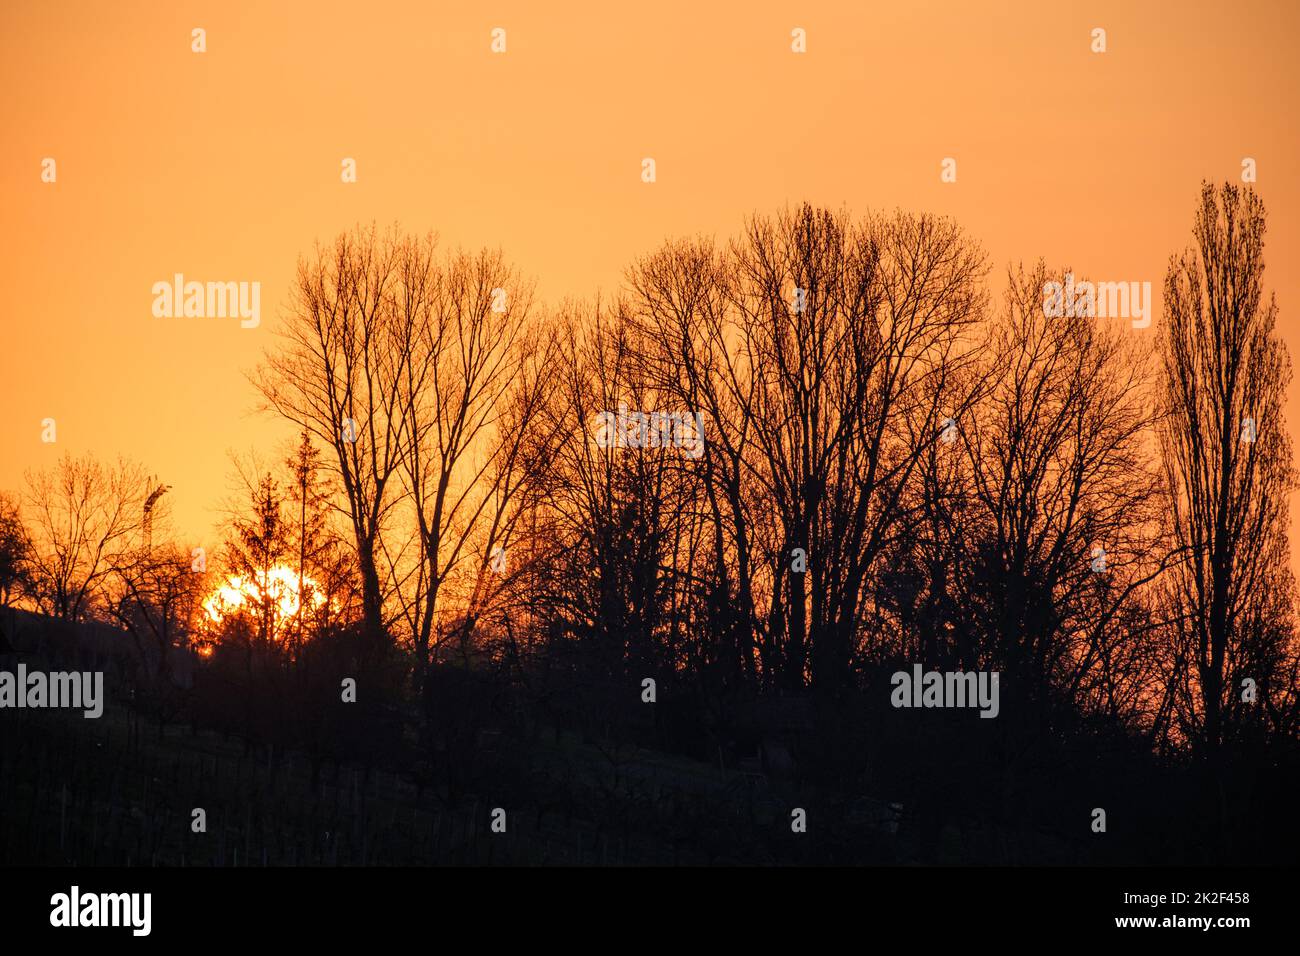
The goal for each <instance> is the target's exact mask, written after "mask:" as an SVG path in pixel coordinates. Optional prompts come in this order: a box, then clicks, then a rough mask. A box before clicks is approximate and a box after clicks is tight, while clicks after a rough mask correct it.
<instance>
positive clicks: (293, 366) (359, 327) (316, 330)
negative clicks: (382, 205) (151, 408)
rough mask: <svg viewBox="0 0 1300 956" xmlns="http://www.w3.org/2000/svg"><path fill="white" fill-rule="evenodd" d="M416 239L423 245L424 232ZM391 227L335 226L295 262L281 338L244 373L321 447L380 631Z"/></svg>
mask: <svg viewBox="0 0 1300 956" xmlns="http://www.w3.org/2000/svg"><path fill="white" fill-rule="evenodd" d="M421 244H422V245H424V246H426V247H428V246H432V244H433V239H432V237H429V238H427V239H425V240H423V241H422V243H421ZM410 245H411V243H410V242H404V241H403V240H402V239H400V237H399V236H398V233H397V230H396V229H395V228H394V229H393V230H391V231H390V232H388V233H386V234H385V235H383V236H382V237H381V236H379V235H378V234H377V232H376V230H375V229H374V228H373V227H372V228H371V229H369V230H363V229H357V230H355V231H354V232H352V233H346V234H343V235H340V236H339V237H338V238H337V239H336V240H335V242H334V244H333V246H332V247H329V248H321V247H319V246H318V247H317V249H316V253H315V255H314V257H313V258H310V259H304V260H302V261H300V262H299V265H298V276H297V281H296V283H295V286H294V291H293V296H292V299H291V302H290V305H289V308H288V310H287V314H286V320H285V326H284V330H283V332H282V333H281V335H282V339H283V341H282V345H281V348H279V349H278V350H275V351H271V352H268V353H267V355H266V356H265V359H264V362H263V364H262V366H261V367H260V368H259V369H258V371H257V372H256V373H255V375H254V377H253V382H254V384H255V385H256V387H257V388H258V389H259V390H260V392H261V393H262V395H263V397H264V399H265V401H266V407H267V408H269V409H272V410H274V411H276V412H278V413H279V414H281V415H283V416H284V417H285V418H287V419H288V420H289V421H291V422H293V423H295V424H296V425H297V426H298V427H299V428H301V429H303V430H305V431H307V432H308V433H310V434H311V435H312V436H314V437H315V438H316V439H318V440H319V441H320V442H321V444H322V446H323V447H325V448H328V449H330V450H331V452H332V455H331V467H332V469H333V470H334V472H335V474H336V475H337V477H338V479H339V484H340V486H341V488H342V490H343V495H344V499H345V505H344V510H345V513H346V515H347V517H348V519H349V522H350V524H351V529H352V537H353V542H354V545H355V548H356V558H357V566H358V571H359V574H360V578H361V589H362V609H363V617H364V621H365V624H366V626H367V628H368V629H369V630H370V631H371V632H372V633H374V634H381V633H384V632H385V631H386V627H385V625H386V620H385V615H384V597H385V590H386V589H385V586H384V582H382V581H381V579H380V566H379V554H380V550H381V537H380V536H381V533H382V530H383V527H384V524H385V521H386V519H387V518H388V516H389V513H390V511H391V509H392V508H393V506H394V503H395V500H396V498H397V497H398V495H397V493H396V489H394V488H393V487H392V485H393V484H394V476H395V475H396V473H397V470H398V467H399V464H400V460H401V448H402V444H403V436H402V428H403V425H404V421H405V419H404V416H403V413H402V406H401V400H402V395H403V394H404V392H403V389H402V387H401V384H400V377H401V375H402V372H403V370H404V369H405V368H406V367H407V364H408V363H407V352H406V349H407V347H408V345H409V342H410V337H409V331H408V329H407V328H406V327H405V326H404V324H403V323H400V322H398V321H397V319H396V317H395V316H396V305H397V303H398V301H399V300H400V298H401V296H400V293H399V290H398V288H397V285H398V281H399V278H400V276H399V274H398V270H399V263H400V262H401V261H402V257H403V248H404V246H405V247H408V248H409V246H410Z"/></svg>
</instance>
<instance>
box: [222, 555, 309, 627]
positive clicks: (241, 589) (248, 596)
mask: <svg viewBox="0 0 1300 956" xmlns="http://www.w3.org/2000/svg"><path fill="white" fill-rule="evenodd" d="M261 577H262V576H261V575H258V576H256V577H252V578H243V577H240V576H238V575H232V576H230V577H228V578H226V579H225V582H224V583H223V584H221V585H220V586H219V587H218V588H217V589H216V590H215V591H213V592H212V594H210V595H209V596H208V598H207V599H206V600H205V601H204V602H203V610H204V611H206V612H207V614H208V618H209V620H211V621H212V622H213V623H220V622H221V621H222V620H223V619H224V618H225V617H226V615H228V614H232V613H236V612H238V611H239V610H240V609H242V608H243V607H244V606H245V605H250V606H256V605H258V604H260V603H261V602H262V601H263V600H265V599H269V600H270V601H271V602H272V603H273V604H274V605H275V608H276V617H277V619H278V620H287V619H288V618H292V617H294V616H295V615H296V614H297V613H298V607H299V603H300V598H299V595H298V572H297V571H295V570H294V569H293V568H289V567H286V566H284V565H282V564H281V565H276V566H275V567H274V568H272V569H271V571H270V573H269V574H268V575H266V576H265V578H266V579H265V580H264V581H263V580H261ZM302 586H303V590H304V591H306V592H307V594H308V595H309V599H308V601H309V604H310V606H311V607H312V608H318V607H320V606H321V605H322V604H324V603H325V596H324V595H323V594H321V593H320V591H319V588H318V587H317V586H316V582H315V581H313V580H312V579H311V577H310V576H308V575H303V576H302Z"/></svg>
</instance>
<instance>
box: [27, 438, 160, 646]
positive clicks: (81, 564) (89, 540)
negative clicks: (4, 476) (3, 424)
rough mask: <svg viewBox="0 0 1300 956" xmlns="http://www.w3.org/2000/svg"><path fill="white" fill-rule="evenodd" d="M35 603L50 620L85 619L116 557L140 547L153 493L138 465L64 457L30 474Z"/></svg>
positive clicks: (31, 555) (29, 496)
mask: <svg viewBox="0 0 1300 956" xmlns="http://www.w3.org/2000/svg"><path fill="white" fill-rule="evenodd" d="M26 484H27V488H26V495H25V503H26V506H27V508H26V510H27V516H28V527H29V531H30V534H31V542H32V548H31V552H30V563H29V568H30V571H31V590H32V598H33V600H34V601H35V603H36V605H37V607H38V608H39V609H40V610H41V611H42V612H43V613H46V614H50V615H53V616H55V617H58V618H62V619H64V620H69V621H76V620H81V619H82V618H83V617H84V616H85V615H86V614H87V613H88V612H89V611H90V610H91V607H92V605H93V604H94V602H95V601H96V599H97V598H98V597H99V594H100V591H101V588H102V586H103V585H104V583H105V580H106V579H107V577H108V576H109V574H110V573H111V571H112V569H113V567H114V566H115V564H117V563H118V558H119V556H120V555H122V554H123V553H125V552H127V551H128V550H129V549H131V548H132V547H135V546H137V545H138V543H139V542H138V541H137V540H136V539H135V535H136V534H137V533H138V532H139V531H140V529H141V527H142V524H143V521H144V513H143V505H144V499H145V496H146V495H147V494H148V493H149V490H150V489H149V486H148V485H147V483H146V476H145V474H144V472H143V471H142V470H141V469H140V467H139V466H137V465H134V464H132V463H130V462H127V461H125V460H119V461H118V462H117V464H116V465H112V466H105V465H102V464H100V463H99V462H98V461H96V460H95V459H93V458H91V457H90V456H85V457H82V458H73V457H71V456H70V455H65V456H64V457H63V458H62V459H60V460H59V462H58V464H56V465H54V466H53V467H52V468H49V469H45V470H42V471H37V472H31V471H29V472H27V474H26Z"/></svg>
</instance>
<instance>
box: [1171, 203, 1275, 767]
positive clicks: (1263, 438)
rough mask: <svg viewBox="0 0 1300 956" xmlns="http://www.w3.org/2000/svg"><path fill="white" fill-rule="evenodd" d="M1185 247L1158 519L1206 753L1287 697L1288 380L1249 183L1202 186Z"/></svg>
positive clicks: (1186, 723)
mask: <svg viewBox="0 0 1300 956" xmlns="http://www.w3.org/2000/svg"><path fill="white" fill-rule="evenodd" d="M1192 232H1193V237H1194V239H1195V247H1194V248H1192V249H1189V250H1187V251H1186V252H1184V253H1183V254H1181V255H1179V256H1175V257H1171V260H1170V264H1169V270H1168V273H1167V275H1166V278H1165V314H1166V321H1165V323H1164V326H1163V335H1162V340H1161V345H1162V354H1163V359H1164V390H1163V405H1164V412H1165V418H1164V427H1163V428H1162V431H1161V436H1162V445H1163V450H1164V467H1165V471H1166V474H1167V476H1168V483H1169V487H1170V508H1169V516H1168V520H1169V526H1170V528H1171V530H1172V533H1173V534H1174V536H1175V538H1176V539H1177V542H1178V544H1179V545H1180V546H1181V547H1182V548H1183V549H1184V552H1185V555H1186V560H1185V561H1183V562H1181V563H1179V564H1178V566H1177V567H1176V568H1175V569H1174V571H1173V573H1172V574H1171V575H1170V576H1169V579H1168V589H1167V593H1168V600H1169V603H1170V605H1171V607H1172V609H1173V617H1174V623H1173V634H1174V648H1173V649H1174V655H1175V661H1176V666H1175V668H1174V672H1173V673H1172V674H1171V680H1172V681H1173V683H1174V684H1175V685H1176V686H1177V687H1179V688H1180V704H1181V712H1182V723H1183V731H1184V733H1185V734H1187V735H1188V736H1189V737H1190V738H1191V739H1192V740H1193V742H1194V743H1195V744H1196V746H1197V750H1198V752H1200V753H1201V754H1202V755H1203V756H1208V757H1210V758H1214V757H1215V755H1217V753H1218V750H1219V748H1220V747H1221V745H1222V744H1223V742H1224V740H1225V738H1226V737H1227V736H1228V735H1229V732H1230V730H1231V729H1232V726H1233V725H1235V724H1236V723H1237V722H1238V721H1239V720H1240V719H1242V717H1243V715H1244V714H1245V712H1246V711H1247V710H1248V709H1249V704H1248V703H1247V702H1245V701H1243V699H1242V697H1243V694H1242V693H1241V687H1240V686H1239V682H1240V681H1242V680H1244V679H1245V678H1250V679H1251V680H1253V681H1255V682H1256V684H1257V685H1258V687H1259V694H1260V695H1261V696H1263V697H1265V698H1266V700H1269V701H1271V702H1272V704H1273V706H1277V705H1278V703H1280V702H1281V701H1282V700H1283V699H1285V698H1286V697H1287V696H1294V691H1295V688H1294V675H1295V670H1294V667H1293V666H1292V663H1291V662H1292V661H1293V659H1294V649H1293V645H1292V641H1293V631H1292V610H1291V607H1292V604H1293V597H1294V582H1293V580H1292V577H1291V573H1290V571H1289V569H1288V555H1289V551H1288V546H1287V537H1286V528H1287V496H1288V495H1289V494H1290V492H1291V491H1292V490H1293V488H1294V487H1295V472H1294V465H1293V463H1292V456H1291V442H1290V439H1289V437H1288V436H1287V433H1286V431H1285V430H1284V427H1283V420H1282V408H1283V402H1284V400H1285V395H1286V387H1287V384H1288V382H1289V381H1290V378H1291V363H1290V359H1289V357H1288V355H1287V351H1286V347H1285V346H1284V345H1283V344H1282V342H1281V340H1280V339H1279V337H1278V335H1277V332H1276V330H1275V323H1276V319H1277V305H1276V302H1275V301H1274V299H1273V298H1272V297H1271V296H1270V297H1269V298H1268V299H1267V300H1265V298H1264V292H1263V287H1262V280H1263V273H1264V258H1263V249H1264V233H1265V212H1264V206H1263V203H1262V202H1261V201H1260V199H1259V197H1258V196H1257V195H1256V194H1255V193H1254V192H1253V191H1252V190H1243V189H1240V188H1239V187H1237V186H1235V185H1232V184H1225V185H1224V186H1222V187H1218V188H1216V187H1215V186H1213V185H1210V184H1204V185H1203V187H1202V191H1201V201H1200V205H1199V207H1198V208H1197V211H1196V217H1195V222H1194V225H1193V229H1192Z"/></svg>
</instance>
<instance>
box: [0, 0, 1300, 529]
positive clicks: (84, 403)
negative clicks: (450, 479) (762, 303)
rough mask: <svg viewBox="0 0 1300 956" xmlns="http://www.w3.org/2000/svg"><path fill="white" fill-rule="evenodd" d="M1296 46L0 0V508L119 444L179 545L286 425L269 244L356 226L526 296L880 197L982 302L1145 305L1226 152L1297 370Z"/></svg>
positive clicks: (587, 12)
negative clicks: (415, 244)
mask: <svg viewBox="0 0 1300 956" xmlns="http://www.w3.org/2000/svg"><path fill="white" fill-rule="evenodd" d="M467 8H468V9H467ZM498 26H499V27H504V28H505V29H506V30H507V52H506V53H505V54H501V55H497V54H493V53H492V52H491V51H490V49H489V44H490V40H491V38H490V31H491V30H492V28H493V27H498ZM1298 26H1300V4H1296V3H1294V2H1276V3H1257V2H1233V3H1223V2H1217V3H1201V2H1197V3H1181V2H1180V3H1164V4H1155V3H1140V4H1138V3H1132V2H1114V3H1110V2H1098V0H1091V2H1086V3H1070V4H1067V3H1056V2H1049V3H1044V2H1042V0H1038V2H1027V3H1018V2H1017V3H1012V2H1006V0H1004V2H992V3H959V2H945V3H939V2H927V3H922V2H907V3H901V4H888V5H885V4H866V3H849V2H841V3H824V2H812V0H804V2H784V3H770V2H745V3H734V4H726V5H715V4H705V3H700V2H698V0H697V2H691V3H681V2H668V0H656V2H654V3H648V4H640V5H636V6H629V5H625V4H614V3H609V2H603V3H571V4H539V3H536V2H493V3H490V4H488V3H474V4H451V3H441V4H440V3H430V2H410V3H396V2H379V0H370V2H366V3H359V4H353V3H327V2H323V0H314V2H311V3H305V2H304V3H291V2H285V0H276V2H272V3H265V2H263V3H247V2H238V3H236V2H222V3H185V2H178V3H173V2H167V3H164V2H156V3H139V2H128V0H123V2H118V3H109V2H102V3H85V2H80V3H70V2H60V0H51V2H39V3H38V2H33V0H5V2H4V4H3V9H0V123H2V124H3V125H2V126H0V128H2V129H3V141H4V148H3V149H2V150H0V219H2V221H3V226H4V228H3V230H2V231H0V246H2V249H3V254H0V291H2V292H3V299H2V300H0V301H2V302H3V307H4V310H5V311H4V316H3V319H2V320H0V321H3V330H4V339H3V341H4V345H3V347H2V348H0V383H3V384H2V385H0V388H2V389H3V395H4V405H5V414H3V415H0V447H3V448H4V454H3V456H0V489H8V490H16V489H17V488H18V487H19V486H20V484H21V479H22V472H23V470H24V469H25V468H28V467H32V466H41V465H44V464H47V463H50V462H52V461H53V460H54V459H55V458H56V457H58V456H59V455H61V454H62V453H63V452H72V453H74V454H79V453H81V452H84V451H92V452H94V453H96V454H98V455H100V456H103V457H113V456H115V455H116V454H118V453H119V452H120V453H123V454H125V455H128V456H129V457H131V458H134V459H136V460H139V461H141V462H142V463H144V464H145V465H146V466H147V467H148V468H149V469H150V470H151V471H152V472H154V473H156V474H157V475H159V476H160V478H161V479H162V480H163V481H165V482H167V483H169V484H171V485H172V486H173V490H172V493H171V495H170V496H169V497H170V499H171V506H172V510H173V513H174V515H175V518H176V522H177V524H178V525H179V527H180V528H181V529H182V531H183V532H184V533H185V534H186V535H188V536H190V537H191V538H193V542H192V543H193V544H214V543H215V540H214V539H213V532H212V528H213V525H214V523H215V522H216V520H217V519H218V513H217V510H216V509H217V507H218V505H219V503H220V501H221V499H222V498H223V497H224V496H225V495H226V494H227V488H228V475H229V472H230V465H229V460H228V455H227V452H228V450H230V449H236V450H240V451H246V450H248V449H250V448H253V447H257V448H259V449H260V450H261V451H263V452H264V453H267V454H268V456H269V455H270V453H272V452H274V450H275V449H274V445H275V442H276V441H277V440H278V438H279V437H280V436H281V435H283V434H284V433H285V432H284V428H283V426H281V425H279V424H278V423H276V422H274V421H272V420H270V419H264V418H261V417H260V416H257V415H255V414H254V413H253V409H254V405H255V402H256V396H255V394H254V392H253V390H252V388H251V387H250V386H249V385H248V383H247V381H246V378H245V372H247V371H249V370H251V369H252V368H253V367H254V366H255V365H256V363H257V360H258V357H259V355H260V354H261V351H262V349H263V348H264V347H265V346H267V345H268V344H270V343H271V342H272V341H273V336H272V332H273V330H274V327H275V325H276V324H277V321H278V319H277V313H278V310H279V308H280V306H281V304H282V303H283V302H284V301H285V296H286V292H287V289H288V285H289V281H290V279H291V277H292V275H293V270H294V265H295V261H296V259H297V257H298V255H299V253H301V252H303V251H306V250H307V249H309V248H310V246H311V244H312V243H313V241H314V240H316V239H317V238H321V239H329V238H331V237H332V236H333V235H334V234H335V233H337V232H338V231H339V230H341V229H344V228H346V227H349V226H351V225H352V224H354V223H355V222H357V221H359V220H364V221H369V220H371V219H377V220H378V221H379V222H380V223H381V224H385V223H388V222H391V221H394V220H397V221H400V222H401V224H402V225H403V226H404V227H406V228H408V229H410V230H414V231H424V230H427V229H435V230H437V231H438V232H440V233H441V235H442V237H443V240H444V243H447V244H452V245H455V244H461V245H466V246H470V247H477V246H480V245H484V244H489V245H499V246H501V247H502V248H503V249H504V250H505V252H506V253H507V255H508V256H509V257H510V258H511V259H512V260H513V261H514V262H515V263H517V264H518V265H519V266H520V267H521V268H522V269H523V270H524V271H525V272H527V273H530V274H531V275H533V276H535V277H536V279H537V282H538V290H539V292H540V294H541V296H542V297H544V298H546V299H550V300H552V301H554V300H557V299H559V298H560V297H562V296H564V295H566V294H574V295H590V294H593V293H595V292H596V291H598V290H601V289H603V290H606V291H609V290H612V289H614V288H616V287H617V286H618V284H619V281H620V277H621V272H622V269H623V267H624V266H625V265H626V264H627V263H628V262H629V261H630V260H631V259H632V258H633V257H634V256H636V255H638V254H640V253H642V252H646V251H649V250H650V249H652V248H653V247H655V246H656V245H658V243H659V242H660V241H661V240H662V239H663V238H664V237H665V236H666V235H668V234H692V233H707V234H714V235H717V236H720V237H721V236H726V235H728V234H730V233H733V232H735V231H736V230H737V228H738V227H739V225H740V223H741V220H742V218H743V216H744V215H746V214H748V213H750V212H752V211H754V210H765V211H771V210H774V209H775V208H776V207H778V206H780V205H782V204H784V203H786V202H798V201H800V200H805V199H806V200H809V201H812V202H814V203H822V204H829V205H833V206H839V205H841V204H847V205H848V206H849V207H850V208H852V209H854V210H858V211H863V210H866V209H868V208H893V207H902V208H905V209H910V210H914V211H923V210H928V211H933V212H938V213H946V214H951V215H953V216H955V217H956V218H957V219H958V220H959V221H960V222H961V223H962V225H963V226H964V227H965V228H966V229H967V230H968V231H969V232H970V233H972V234H973V235H974V236H976V237H978V238H979V239H980V240H982V241H983V243H984V244H985V246H986V248H987V250H988V251H989V253H990V254H991V256H992V259H993V262H994V264H995V265H994V267H995V279H1000V274H1001V273H1002V272H1004V271H1005V267H1006V264H1007V263H1008V262H1009V261H1011V260H1017V259H1024V260H1032V259H1035V258H1037V257H1039V256H1043V257H1045V258H1046V259H1047V260H1048V262H1049V263H1052V264H1055V265H1066V264H1069V265H1072V266H1073V267H1074V269H1075V271H1076V272H1078V273H1081V274H1087V275H1088V276H1090V277H1092V278H1095V279H1105V280H1146V281H1150V282H1152V284H1153V286H1154V288H1155V290H1156V295H1157V310H1158V308H1159V287H1160V285H1161V282H1162V281H1163V277H1164V271H1165V265H1166V262H1167V260H1168V256H1169V254H1170V253H1171V252H1173V251H1174V250H1176V249H1180V248H1181V247H1183V246H1184V245H1186V244H1187V243H1188V242H1189V241H1190V228H1191V219H1192V213H1193V207H1194V204H1195V202H1196V199H1197V192H1198V184H1199V182H1200V180H1201V179H1202V178H1212V179H1217V180H1222V179H1227V178H1231V179H1234V180H1236V179H1238V177H1239V176H1240V169H1241V165H1240V164H1241V159H1242V157H1245V156H1251V157H1254V158H1255V159H1256V160H1257V162H1258V170H1259V182H1258V187H1257V188H1258V189H1259V192H1260V194H1261V195H1262V197H1263V199H1264V201H1265V203H1266V205H1267V207H1268V211H1269V216H1270V229H1269V243H1268V247H1267V257H1268V264H1269V269H1268V273H1267V279H1268V281H1269V285H1270V287H1271V288H1272V289H1274V290H1276V292H1277V297H1278V302H1279V305H1280V308H1281V327H1282V331H1283V335H1284V337H1285V338H1286V341H1287V343H1288V345H1289V347H1290V349H1291V352H1292V355H1293V356H1294V357H1296V358H1297V359H1300V283H1298V280H1297V276H1296V273H1295V270H1294V268H1293V267H1292V264H1293V263H1294V262H1295V259H1296V255H1297V251H1300V186H1298V185H1297V179H1296V176H1295V175H1294V173H1293V170H1294V169H1295V168H1296V165H1297V160H1300V149H1298V147H1300V141H1298V138H1300V134H1298V133H1297V124H1296V122H1295V118H1294V109H1295V98H1296V94H1297V91H1300V83H1297V76H1298V74H1300V68H1298V67H1297V65H1296V63H1297V55H1296V53H1295V51H1294V50H1293V49H1292V44H1293V43H1294V41H1295V38H1296V36H1297V34H1298V33H1300V30H1298V29H1297V27H1298ZM194 27H203V28H204V29H206V30H207V44H208V49H207V52H206V53H202V54H195V53H192V52H191V50H190V31H191V29H192V28H194ZM795 27H802V28H804V29H805V30H806V31H807V37H808V40H807V43H808V52H807V53H806V54H803V55H798V54H794V53H792V52H791V50H790V31H791V30H792V29H793V28H795ZM1094 27H1104V28H1105V29H1106V30H1107V40H1108V51H1107V52H1106V53H1105V54H1100V55H1098V54H1093V53H1092V52H1090V49H1089V44H1090V36H1089V34H1090V31H1091V30H1092V28H1094ZM47 156H48V157H53V158H54V159H55V160H56V162H57V170H58V181H57V182H56V183H54V184H46V183H42V182H41V161H42V159H43V158H44V157H47ZM646 156H650V157H653V158H654V159H655V160H656V162H657V167H658V170H657V171H658V181H657V182H656V183H654V184H653V185H647V184H644V183H642V182H641V178H640V172H641V159H642V158H643V157H646ZM947 156H951V157H954V158H956V160H957V163H958V181H957V182H956V183H955V184H942V183H940V180H939V166H940V161H941V160H942V159H943V158H944V157H947ZM343 157H354V158H355V159H356V161H357V170H358V180H359V181H358V182H357V183H356V184H343V183H341V182H340V175H339V173H340V161H341V160H342V159H343ZM176 272H182V273H184V274H185V275H186V277H187V278H191V279H197V280H200V281H206V280H223V281H227V280H228V281H250V282H251V281H258V282H260V283H261V285H262V322H261V326H260V327H259V328H257V329H251V330H246V329H241V328H240V327H239V323H238V320H232V319H225V320H222V319H183V318H182V319H157V318H154V317H153V315H152V312H151V305H152V301H153V297H152V293H151V287H152V285H153V283H154V282H156V281H159V280H167V281H169V280H170V279H171V277H172V275H173V274H174V273H176ZM999 285H1000V282H999ZM998 291H999V293H1000V289H999V290H998ZM1159 321H1160V316H1159V311H1157V316H1156V322H1157V323H1159ZM1155 331H1156V329H1155V328H1154V326H1153V328H1152V329H1150V330H1148V331H1147V333H1146V334H1153V333H1154V332H1155ZM1133 334H1143V333H1138V332H1134V333H1133ZM1298 401H1300V387H1294V386H1293V388H1292V390H1291V398H1290V404H1289V408H1288V411H1289V418H1290V420H1291V421H1292V422H1293V423H1294V422H1297V421H1300V416H1298V415H1297V414H1296V413H1297V411H1298V410H1300V405H1298V404H1297V402H1298ZM46 417H53V418H55V419H56V420H57V423H58V441H57V442H56V443H55V444H43V443H42V442H41V438H40V436H41V424H40V423H41V420H42V419H43V418H46ZM1296 437H1297V439H1300V434H1298V435H1297V436H1296ZM1297 444H1298V445H1300V440H1298V441H1297ZM1293 510H1294V506H1293Z"/></svg>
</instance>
